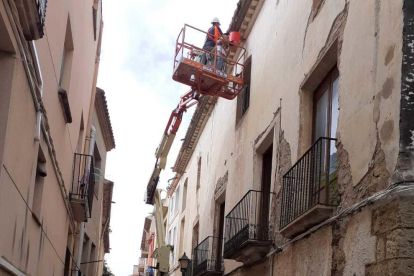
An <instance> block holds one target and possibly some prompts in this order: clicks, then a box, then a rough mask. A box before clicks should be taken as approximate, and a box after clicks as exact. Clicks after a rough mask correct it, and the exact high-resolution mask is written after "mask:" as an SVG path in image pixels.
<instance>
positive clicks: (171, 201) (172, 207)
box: [169, 194, 175, 216]
mask: <svg viewBox="0 0 414 276" xmlns="http://www.w3.org/2000/svg"><path fill="white" fill-rule="evenodd" d="M174 199H175V194H173V196H172V197H170V204H169V205H170V207H169V209H170V216H172V215H173V214H174Z"/></svg>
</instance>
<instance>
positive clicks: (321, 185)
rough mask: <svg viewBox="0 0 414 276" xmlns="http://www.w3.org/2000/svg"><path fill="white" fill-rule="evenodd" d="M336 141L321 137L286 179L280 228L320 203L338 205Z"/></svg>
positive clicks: (284, 179)
mask: <svg viewBox="0 0 414 276" xmlns="http://www.w3.org/2000/svg"><path fill="white" fill-rule="evenodd" d="M335 141H336V139H333V138H324V137H321V138H319V139H318V140H317V141H316V142H315V143H314V144H313V145H312V147H311V148H310V149H309V150H308V151H307V152H306V153H305V154H304V155H303V156H302V157H301V158H300V159H299V160H298V161H297V162H296V163H295V164H294V165H293V166H292V168H291V169H290V170H289V171H288V172H287V173H286V174H285V175H284V176H283V183H282V185H283V186H282V206H281V215H280V229H283V228H284V227H285V226H287V225H288V224H289V223H291V222H293V221H294V220H295V219H297V218H298V217H300V216H301V215H303V214H305V213H306V212H307V211H309V210H310V209H311V208H312V207H314V206H316V205H318V204H321V205H326V206H336V205H337V193H336V184H337V175H336V166H337V153H336V148H335Z"/></svg>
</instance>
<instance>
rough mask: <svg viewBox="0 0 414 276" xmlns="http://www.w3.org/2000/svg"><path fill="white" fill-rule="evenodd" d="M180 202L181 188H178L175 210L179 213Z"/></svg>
mask: <svg viewBox="0 0 414 276" xmlns="http://www.w3.org/2000/svg"><path fill="white" fill-rule="evenodd" d="M179 202H180V186H178V187H177V190H175V206H174V210H175V212H176V213H177V212H178V211H179V210H178V206H179V205H178V204H179Z"/></svg>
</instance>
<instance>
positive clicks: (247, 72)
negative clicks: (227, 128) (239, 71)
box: [236, 56, 252, 124]
mask: <svg viewBox="0 0 414 276" xmlns="http://www.w3.org/2000/svg"><path fill="white" fill-rule="evenodd" d="M251 74H252V56H249V57H248V58H247V60H246V62H245V65H244V76H243V80H244V88H243V90H242V91H241V92H240V94H239V96H238V97H237V111H236V124H237V123H238V122H239V121H240V119H241V118H242V117H243V116H244V114H245V113H246V112H247V110H248V109H249V106H250V87H251V85H250V84H251Z"/></svg>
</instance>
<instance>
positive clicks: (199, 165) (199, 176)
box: [197, 156, 201, 190]
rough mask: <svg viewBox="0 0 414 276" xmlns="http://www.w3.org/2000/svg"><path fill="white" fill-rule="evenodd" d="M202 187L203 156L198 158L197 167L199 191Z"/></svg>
mask: <svg viewBox="0 0 414 276" xmlns="http://www.w3.org/2000/svg"><path fill="white" fill-rule="evenodd" d="M200 186H201V156H200V157H199V158H198V166H197V190H198V189H200Z"/></svg>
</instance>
